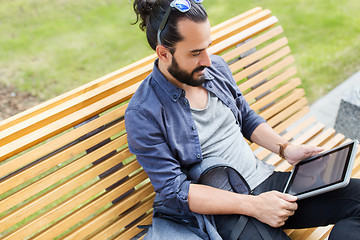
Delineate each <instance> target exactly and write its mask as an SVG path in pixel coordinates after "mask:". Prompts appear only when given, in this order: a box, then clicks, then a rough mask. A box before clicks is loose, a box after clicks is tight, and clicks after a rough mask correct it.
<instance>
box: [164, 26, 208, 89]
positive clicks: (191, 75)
mask: <svg viewBox="0 0 360 240" xmlns="http://www.w3.org/2000/svg"><path fill="white" fill-rule="evenodd" d="M178 28H179V32H180V34H181V35H182V36H183V37H184V39H183V40H182V41H181V42H178V43H177V44H176V45H175V52H174V54H173V55H172V61H171V64H170V65H169V66H168V69H167V70H168V72H169V73H170V74H171V75H172V76H173V77H174V78H175V79H176V80H178V81H179V82H181V83H185V84H187V85H190V86H200V85H201V84H202V83H203V82H204V81H205V79H204V70H205V68H206V67H209V66H210V65H211V60H210V58H209V55H208V53H207V48H208V47H209V46H210V44H211V32H210V23H209V21H206V22H202V23H195V22H192V21H190V20H181V21H180V22H179V23H178Z"/></svg>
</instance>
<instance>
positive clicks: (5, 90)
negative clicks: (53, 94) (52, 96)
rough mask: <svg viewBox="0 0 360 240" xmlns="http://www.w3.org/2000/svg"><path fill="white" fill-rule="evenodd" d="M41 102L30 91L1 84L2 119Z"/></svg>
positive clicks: (0, 109)
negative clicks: (21, 90)
mask: <svg viewBox="0 0 360 240" xmlns="http://www.w3.org/2000/svg"><path fill="white" fill-rule="evenodd" d="M39 103H40V100H39V99H38V98H37V97H35V96H33V95H31V94H30V93H27V92H20V91H18V90H17V89H15V88H14V87H9V86H4V85H0V121H1V120H3V119H6V118H8V117H11V116H13V115H15V114H17V113H19V112H22V111H24V110H26V109H28V108H31V107H33V106H35V105H37V104H39Z"/></svg>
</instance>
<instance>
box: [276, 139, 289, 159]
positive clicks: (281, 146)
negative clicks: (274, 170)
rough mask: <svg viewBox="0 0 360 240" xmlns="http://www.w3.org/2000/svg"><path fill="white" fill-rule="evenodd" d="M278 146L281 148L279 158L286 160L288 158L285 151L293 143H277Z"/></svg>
mask: <svg viewBox="0 0 360 240" xmlns="http://www.w3.org/2000/svg"><path fill="white" fill-rule="evenodd" d="M276 145H278V146H279V153H278V154H279V156H280V157H281V158H283V159H285V158H286V156H285V149H286V147H288V146H289V145H291V143H289V142H285V143H282V144H281V143H277V144H276Z"/></svg>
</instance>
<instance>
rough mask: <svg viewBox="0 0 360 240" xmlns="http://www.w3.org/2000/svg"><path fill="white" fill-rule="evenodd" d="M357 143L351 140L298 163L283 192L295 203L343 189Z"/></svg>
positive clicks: (348, 176) (348, 177)
mask: <svg viewBox="0 0 360 240" xmlns="http://www.w3.org/2000/svg"><path fill="white" fill-rule="evenodd" d="M357 145H358V141H357V140H354V141H351V142H348V143H346V144H344V145H341V146H339V147H336V148H333V149H331V150H329V151H326V152H323V153H321V154H319V155H316V156H313V157H310V158H308V159H305V160H303V161H301V162H300V163H298V164H297V165H296V166H295V167H294V169H293V171H292V172H291V175H290V177H289V180H288V182H287V184H286V186H285V189H284V193H288V194H291V195H294V196H297V197H298V200H300V199H304V198H307V197H311V196H314V195H318V194H321V193H325V192H328V191H332V190H335V189H338V188H341V187H345V186H346V185H347V184H348V183H349V181H350V176H351V172H352V169H353V165H354V161H355V157H356V153H357Z"/></svg>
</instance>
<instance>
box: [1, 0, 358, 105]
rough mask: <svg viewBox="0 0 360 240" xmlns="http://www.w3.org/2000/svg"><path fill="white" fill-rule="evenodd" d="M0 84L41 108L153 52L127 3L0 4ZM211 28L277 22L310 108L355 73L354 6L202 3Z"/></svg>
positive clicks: (323, 0)
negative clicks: (252, 14) (249, 14)
mask: <svg viewBox="0 0 360 240" xmlns="http://www.w3.org/2000/svg"><path fill="white" fill-rule="evenodd" d="M0 4H1V8H0V34H1V35H0V36H1V37H0V83H3V84H7V85H13V86H15V87H17V88H18V89H20V90H21V91H28V92H31V93H32V94H34V95H36V96H38V97H39V98H40V99H41V100H46V99H49V98H51V97H54V96H56V95H59V94H61V93H63V92H65V91H68V90H70V89H73V88H75V87H77V86H80V85H82V84H84V83H86V82H89V81H91V80H93V79H96V78H98V77H101V76H103V75H105V74H107V73H109V72H111V71H114V70H116V69H118V68H120V67H122V66H125V65H127V64H129V63H131V62H133V61H135V60H138V59H140V58H142V57H144V56H146V55H148V54H150V53H152V50H151V49H150V48H149V47H148V46H147V43H146V39H145V34H144V33H143V32H141V31H140V30H139V28H138V27H137V26H132V25H131V22H133V21H134V20H135V15H134V13H133V11H132V3H131V1H128V0H117V1H115V0H103V1H94V0H77V1H70V0H53V1H45V0H12V1H5V0H0ZM203 4H204V6H205V7H206V9H207V11H208V14H209V18H210V21H211V23H212V25H215V24H217V23H220V22H221V21H223V20H226V19H228V18H230V17H232V16H235V15H238V14H240V13H241V12H244V11H246V10H248V9H250V8H253V7H256V6H261V7H263V8H268V9H270V10H271V11H272V12H273V13H274V15H276V16H277V17H278V18H279V19H280V23H281V25H282V26H283V28H284V29H285V34H286V36H287V37H288V39H289V42H290V47H291V49H292V52H293V54H294V56H295V58H296V59H297V61H296V65H297V67H298V69H299V76H300V77H301V79H302V81H303V87H304V88H305V89H306V92H307V96H308V99H309V100H310V101H311V102H312V101H314V100H316V99H317V98H319V97H321V96H322V95H324V94H326V93H327V92H328V91H330V90H331V89H333V88H334V87H335V86H337V85H338V84H339V83H341V82H342V81H344V80H345V79H346V78H348V77H349V76H351V75H352V74H353V73H355V72H357V71H359V70H360V58H359V57H358V56H359V55H360V25H359V23H360V15H359V14H358V13H359V12H360V4H358V0H344V1H335V0H316V1H314V0H312V1H311V0H298V1H293V0H222V1H221V0H204V2H203Z"/></svg>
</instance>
